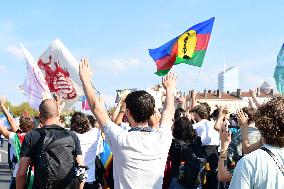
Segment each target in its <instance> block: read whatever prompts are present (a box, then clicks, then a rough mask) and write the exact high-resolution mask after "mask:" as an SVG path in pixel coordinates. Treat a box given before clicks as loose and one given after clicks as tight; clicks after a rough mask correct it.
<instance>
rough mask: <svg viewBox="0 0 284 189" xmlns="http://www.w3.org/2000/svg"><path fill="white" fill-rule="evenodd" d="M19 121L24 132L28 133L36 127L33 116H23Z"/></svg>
mask: <svg viewBox="0 0 284 189" xmlns="http://www.w3.org/2000/svg"><path fill="white" fill-rule="evenodd" d="M19 121H20V125H19V127H20V129H21V130H22V132H23V133H27V132H29V131H30V130H32V129H33V128H34V122H33V118H31V117H24V116H21V117H20V120H19Z"/></svg>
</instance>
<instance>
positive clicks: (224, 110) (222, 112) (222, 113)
mask: <svg viewBox="0 0 284 189" xmlns="http://www.w3.org/2000/svg"><path fill="white" fill-rule="evenodd" d="M228 113H229V110H228V106H219V116H222V117H225V116H226V115H227V114H228Z"/></svg>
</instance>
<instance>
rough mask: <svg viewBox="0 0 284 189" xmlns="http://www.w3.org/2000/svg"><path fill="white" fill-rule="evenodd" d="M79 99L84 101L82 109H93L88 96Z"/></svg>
mask: <svg viewBox="0 0 284 189" xmlns="http://www.w3.org/2000/svg"><path fill="white" fill-rule="evenodd" d="M79 101H82V106H81V109H82V111H86V110H91V109H90V106H89V103H88V100H87V97H86V96H83V97H81V99H80V100H79Z"/></svg>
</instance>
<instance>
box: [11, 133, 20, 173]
mask: <svg viewBox="0 0 284 189" xmlns="http://www.w3.org/2000/svg"><path fill="white" fill-rule="evenodd" d="M15 135H16V133H14V132H10V135H9V143H10V144H11V148H10V157H9V158H10V159H11V160H12V159H13V156H16V155H15V148H14V136H15ZM18 168H19V162H17V163H14V162H13V163H12V171H13V177H16V175H17V172H18Z"/></svg>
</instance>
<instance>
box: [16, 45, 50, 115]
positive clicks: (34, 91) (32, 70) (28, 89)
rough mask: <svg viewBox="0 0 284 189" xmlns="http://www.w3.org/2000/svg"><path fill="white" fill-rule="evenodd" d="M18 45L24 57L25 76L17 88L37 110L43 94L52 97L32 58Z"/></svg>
mask: <svg viewBox="0 0 284 189" xmlns="http://www.w3.org/2000/svg"><path fill="white" fill-rule="evenodd" d="M20 45H21V48H22V51H23V54H24V57H25V59H26V65H27V76H26V79H25V82H24V83H23V85H21V86H20V87H19V89H20V91H23V92H24V94H26V95H27V97H28V103H29V104H30V106H31V107H33V108H34V109H36V110H38V109H39V105H40V103H41V101H42V97H43V96H45V97H47V98H52V96H51V94H50V91H49V88H48V85H47V83H46V81H45V79H44V77H43V75H42V72H41V70H40V69H39V67H38V66H37V64H36V62H35V60H34V58H33V57H32V55H31V54H30V52H29V51H28V50H27V49H26V48H25V47H24V46H23V45H22V44H20Z"/></svg>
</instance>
